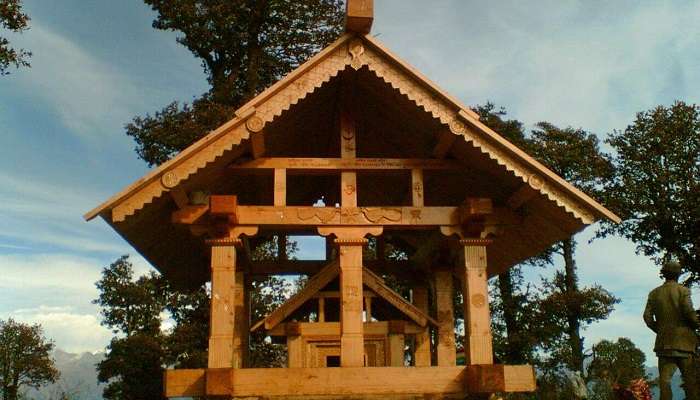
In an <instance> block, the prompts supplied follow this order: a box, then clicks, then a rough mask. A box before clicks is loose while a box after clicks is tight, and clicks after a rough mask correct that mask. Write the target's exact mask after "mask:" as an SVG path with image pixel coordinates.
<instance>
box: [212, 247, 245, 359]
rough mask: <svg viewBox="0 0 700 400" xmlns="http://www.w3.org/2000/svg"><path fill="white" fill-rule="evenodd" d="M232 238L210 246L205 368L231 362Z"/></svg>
mask: <svg viewBox="0 0 700 400" xmlns="http://www.w3.org/2000/svg"><path fill="white" fill-rule="evenodd" d="M236 242H239V241H238V240H225V241H215V242H213V243H212V246H211V309H210V317H209V318H210V319H209V321H210V329H209V362H208V364H207V365H208V366H209V368H230V367H232V366H233V343H234V335H233V332H234V329H235V311H236V308H235V306H234V304H235V285H236V248H235V245H236Z"/></svg>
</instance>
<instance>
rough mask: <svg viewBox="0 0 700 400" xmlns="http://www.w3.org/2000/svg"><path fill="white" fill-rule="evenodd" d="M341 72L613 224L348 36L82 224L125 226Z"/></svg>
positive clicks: (582, 216) (412, 76)
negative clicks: (357, 74)
mask: <svg viewBox="0 0 700 400" xmlns="http://www.w3.org/2000/svg"><path fill="white" fill-rule="evenodd" d="M347 66H351V67H352V68H355V69H359V68H361V67H363V66H367V67H368V69H369V70H370V71H372V72H373V73H374V74H375V75H377V76H378V77H380V78H381V79H382V80H384V81H385V82H387V83H388V84H389V85H391V86H392V87H393V88H394V89H396V90H398V91H399V92H400V93H402V94H403V95H404V96H406V97H407V98H408V99H410V100H411V101H413V102H414V103H415V104H416V105H417V106H420V107H422V108H423V109H424V110H425V111H427V112H429V113H430V114H431V115H433V117H435V118H437V119H439V120H440V121H441V122H442V123H443V124H444V125H446V126H447V127H449V130H450V131H451V132H452V133H453V134H455V135H457V136H461V137H462V138H463V139H464V140H465V141H466V142H469V143H471V144H472V145H473V146H475V147H476V148H478V149H480V150H481V151H482V152H483V153H485V154H487V155H488V156H489V157H490V158H491V159H492V160H494V161H495V162H497V163H498V164H499V165H501V166H503V167H504V168H505V169H506V170H508V171H510V172H512V173H513V174H514V175H515V176H517V177H518V178H520V179H521V180H522V181H523V182H524V183H527V184H529V185H530V187H532V188H533V189H536V190H537V191H539V192H540V193H542V194H543V195H545V196H547V198H549V199H550V200H551V201H553V202H555V203H556V204H557V205H558V206H560V207H563V208H564V209H565V210H566V211H567V212H569V213H571V214H572V215H573V216H574V217H576V218H578V219H579V220H580V221H581V222H583V223H584V224H591V223H593V222H594V221H595V220H596V219H599V218H608V219H610V220H612V221H615V222H619V220H620V219H619V217H617V216H616V215H615V214H613V213H612V212H610V211H609V210H607V209H606V208H605V207H603V206H602V205H600V204H599V203H597V202H596V201H595V200H593V199H592V198H590V197H589V196H587V195H586V194H584V193H583V192H581V191H580V190H578V189H576V188H575V187H574V186H573V185H571V184H569V183H568V182H566V181H565V180H564V179H562V178H561V177H559V176H558V175H556V174H555V173H554V172H552V171H551V170H549V169H548V168H546V167H545V166H543V165H542V164H540V163H539V162H537V161H536V160H534V159H533V158H532V157H530V156H529V155H527V154H526V153H525V152H523V151H522V150H520V149H518V148H517V147H516V146H514V145H513V144H511V143H510V142H508V141H507V140H505V139H504V138H503V137H501V136H500V135H498V134H497V133H496V132H494V131H493V130H491V129H489V128H488V127H486V126H485V125H484V124H482V123H481V122H480V121H479V117H478V115H477V114H476V113H474V112H473V111H472V110H470V109H468V108H467V107H465V106H463V105H462V104H460V103H459V102H458V101H457V100H455V99H454V98H453V97H451V96H449V95H448V94H446V93H445V92H443V91H442V90H440V89H439V88H438V87H437V86H436V85H435V84H434V83H432V82H431V81H430V80H428V79H427V78H426V77H424V76H423V75H422V74H420V73H419V72H417V71H416V70H415V69H413V68H412V67H410V66H409V65H408V64H407V63H405V62H403V61H401V60H400V59H399V58H398V57H397V56H395V55H394V54H392V53H391V52H389V51H388V50H387V49H386V48H384V46H382V45H381V44H380V43H379V42H378V41H377V40H376V39H374V38H372V37H370V36H362V37H359V36H354V35H352V34H347V33H346V34H344V35H343V36H341V37H340V38H339V39H338V40H337V41H335V42H334V43H333V44H331V45H330V46H328V47H327V48H326V49H324V50H323V51H321V52H320V53H319V54H317V55H316V56H314V57H313V58H311V59H310V60H309V61H307V62H306V63H304V64H303V65H302V66H300V67H299V68H297V69H296V70H295V71H293V72H292V73H290V74H289V75H287V76H286V77H285V78H284V79H282V80H280V81H279V82H277V83H276V84H275V85H273V86H271V87H270V88H268V89H267V90H265V91H264V92H262V93H261V94H260V95H258V96H256V97H255V98H254V99H253V100H251V101H250V102H248V103H247V104H246V105H244V106H243V107H241V108H240V109H239V110H238V111H237V112H236V117H235V118H234V119H232V120H231V121H229V122H227V123H226V124H224V125H222V126H221V127H219V128H218V129H216V130H215V131H213V132H212V133H210V134H209V135H207V136H205V137H204V138H202V139H200V140H199V141H197V142H196V143H194V144H193V145H191V146H190V147H189V148H187V149H185V150H184V151H182V152H181V153H180V154H178V155H177V156H176V157H174V158H173V159H171V160H170V161H168V162H166V163H164V164H162V165H161V166H159V167H158V168H156V169H155V170H153V171H152V172H151V173H149V174H148V175H146V176H145V177H143V178H141V179H140V180H138V181H137V182H135V183H134V184H132V185H130V186H129V187H127V188H126V189H124V190H123V191H122V192H120V193H119V194H117V195H115V196H113V197H112V198H111V199H109V200H108V201H106V202H105V203H103V204H102V205H100V206H99V207H97V208H95V209H94V210H92V211H90V212H88V213H87V214H86V215H85V218H86V219H88V220H90V219H92V218H94V217H95V216H97V215H102V216H103V217H105V218H109V219H108V221H109V222H122V221H124V220H125V219H126V218H127V217H128V216H129V215H132V214H134V213H135V212H136V211H138V210H140V209H141V208H143V207H144V206H145V205H146V204H148V203H150V202H152V201H153V199H154V198H157V197H159V196H161V195H162V194H163V193H164V192H167V191H170V190H172V189H174V188H175V187H177V186H178V185H179V184H180V183H181V182H183V181H185V180H186V179H187V178H189V177H190V176H191V175H192V174H194V173H195V172H196V171H197V170H199V169H201V168H203V167H205V166H206V165H207V164H209V163H211V162H213V161H215V160H216V159H217V158H218V157H220V156H221V155H222V154H224V153H225V152H226V151H229V150H231V149H233V148H234V147H236V146H237V145H240V144H241V141H243V140H245V139H249V138H250V137H251V135H255V134H257V133H259V132H261V131H262V129H263V127H264V126H265V125H266V124H267V123H269V122H271V121H272V120H273V119H274V118H276V117H277V116H279V115H280V114H281V113H282V112H284V111H285V110H288V109H289V108H290V107H291V106H292V105H294V104H296V103H297V102H299V100H301V99H303V98H305V97H306V96H308V95H309V94H310V93H313V92H314V91H315V90H316V89H317V88H319V87H321V85H322V84H323V83H325V82H327V81H329V80H330V79H331V78H332V77H334V76H336V75H337V74H338V73H339V72H340V71H342V70H343V69H345V68H346V67H347ZM110 212H111V215H110Z"/></svg>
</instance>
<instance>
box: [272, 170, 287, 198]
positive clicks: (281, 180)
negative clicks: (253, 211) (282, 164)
mask: <svg viewBox="0 0 700 400" xmlns="http://www.w3.org/2000/svg"><path fill="white" fill-rule="evenodd" d="M274 204H275V205H276V206H286V205H287V170H286V169H284V168H275V194H274Z"/></svg>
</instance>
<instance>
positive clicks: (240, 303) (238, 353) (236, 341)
mask: <svg viewBox="0 0 700 400" xmlns="http://www.w3.org/2000/svg"><path fill="white" fill-rule="evenodd" d="M234 285H235V295H234V313H235V319H234V331H233V368H244V367H247V366H248V365H247V364H248V330H249V329H250V326H249V325H250V317H249V316H248V293H247V288H248V286H247V281H246V276H245V274H244V273H243V272H236V281H235V282H234Z"/></svg>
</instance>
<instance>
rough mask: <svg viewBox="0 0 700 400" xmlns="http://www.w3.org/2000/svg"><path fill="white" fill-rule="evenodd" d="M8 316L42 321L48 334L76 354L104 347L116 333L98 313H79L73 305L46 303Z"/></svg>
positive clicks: (37, 321) (49, 337)
mask: <svg viewBox="0 0 700 400" xmlns="http://www.w3.org/2000/svg"><path fill="white" fill-rule="evenodd" d="M5 317H11V318H13V319H15V320H16V321H19V322H24V323H29V324H40V325H41V326H42V328H43V329H44V335H45V336H46V337H47V338H48V339H51V340H54V342H55V343H56V346H57V347H58V348H61V349H63V350H66V351H68V352H73V353H82V352H86V351H87V352H96V351H100V350H104V348H105V346H106V345H107V344H108V343H109V341H110V339H111V338H112V336H113V335H112V333H111V332H110V331H109V329H107V328H105V327H103V326H101V325H100V321H99V319H98V317H97V316H96V315H93V314H82V313H76V312H74V311H73V308H72V307H69V306H58V307H57V306H47V305H44V304H42V305H40V306H38V307H36V308H30V309H18V310H15V311H13V312H11V313H9V315H7V316H5Z"/></svg>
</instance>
